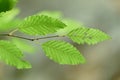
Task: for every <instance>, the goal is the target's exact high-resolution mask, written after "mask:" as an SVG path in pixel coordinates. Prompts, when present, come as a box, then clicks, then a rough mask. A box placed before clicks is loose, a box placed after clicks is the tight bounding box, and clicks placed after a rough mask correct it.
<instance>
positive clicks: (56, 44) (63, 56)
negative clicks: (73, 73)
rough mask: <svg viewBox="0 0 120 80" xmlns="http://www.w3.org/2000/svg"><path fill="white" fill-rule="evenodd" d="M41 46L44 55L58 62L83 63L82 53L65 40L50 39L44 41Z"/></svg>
mask: <svg viewBox="0 0 120 80" xmlns="http://www.w3.org/2000/svg"><path fill="white" fill-rule="evenodd" d="M42 48H43V50H44V51H45V53H46V56H48V57H49V58H50V59H52V60H54V61H55V62H58V63H60V64H71V65H76V64H80V63H85V59H84V57H83V56H82V54H81V53H80V52H79V51H78V50H77V49H76V48H75V47H74V46H73V45H71V44H69V43H67V42H64V41H56V40H52V41H48V42H46V43H44V44H43V45H42Z"/></svg>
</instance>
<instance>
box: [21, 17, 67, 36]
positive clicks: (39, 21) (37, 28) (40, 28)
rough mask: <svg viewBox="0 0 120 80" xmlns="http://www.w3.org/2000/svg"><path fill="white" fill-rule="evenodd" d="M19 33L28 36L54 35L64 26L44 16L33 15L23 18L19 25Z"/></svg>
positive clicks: (56, 20)
mask: <svg viewBox="0 0 120 80" xmlns="http://www.w3.org/2000/svg"><path fill="white" fill-rule="evenodd" d="M19 27H20V31H21V32H23V33H26V34H29V35H47V34H51V33H55V32H56V31H57V30H58V29H61V28H64V27H66V25H65V24H64V23H63V22H61V21H60V20H58V19H55V18H51V17H48V16H45V15H41V16H40V15H33V16H30V17H27V18H25V20H24V21H23V23H21V25H20V26H19Z"/></svg>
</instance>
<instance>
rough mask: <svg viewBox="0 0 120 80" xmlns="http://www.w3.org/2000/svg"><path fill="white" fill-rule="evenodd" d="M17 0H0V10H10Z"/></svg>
mask: <svg viewBox="0 0 120 80" xmlns="http://www.w3.org/2000/svg"><path fill="white" fill-rule="evenodd" d="M16 2H17V0H0V12H5V11H9V10H11V9H12V8H13V7H14V6H15V5H16Z"/></svg>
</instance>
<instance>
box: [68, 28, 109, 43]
mask: <svg viewBox="0 0 120 80" xmlns="http://www.w3.org/2000/svg"><path fill="white" fill-rule="evenodd" d="M67 36H68V37H69V38H70V39H72V40H73V41H74V42H76V43H78V44H84V43H87V44H96V43H98V42H101V41H104V40H107V39H110V36H108V35H107V34H106V33H104V32H102V31H100V30H98V29H93V28H86V27H81V28H77V29H74V30H72V31H71V32H69V33H68V34H67Z"/></svg>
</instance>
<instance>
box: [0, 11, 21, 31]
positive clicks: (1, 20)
mask: <svg viewBox="0 0 120 80" xmlns="http://www.w3.org/2000/svg"><path fill="white" fill-rule="evenodd" d="M18 13H19V10H18V9H12V10H10V11H6V12H2V13H0V31H5V30H9V29H11V28H13V27H16V25H17V24H19V23H20V20H16V19H14V18H15V16H16V15H17V14H18Z"/></svg>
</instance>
